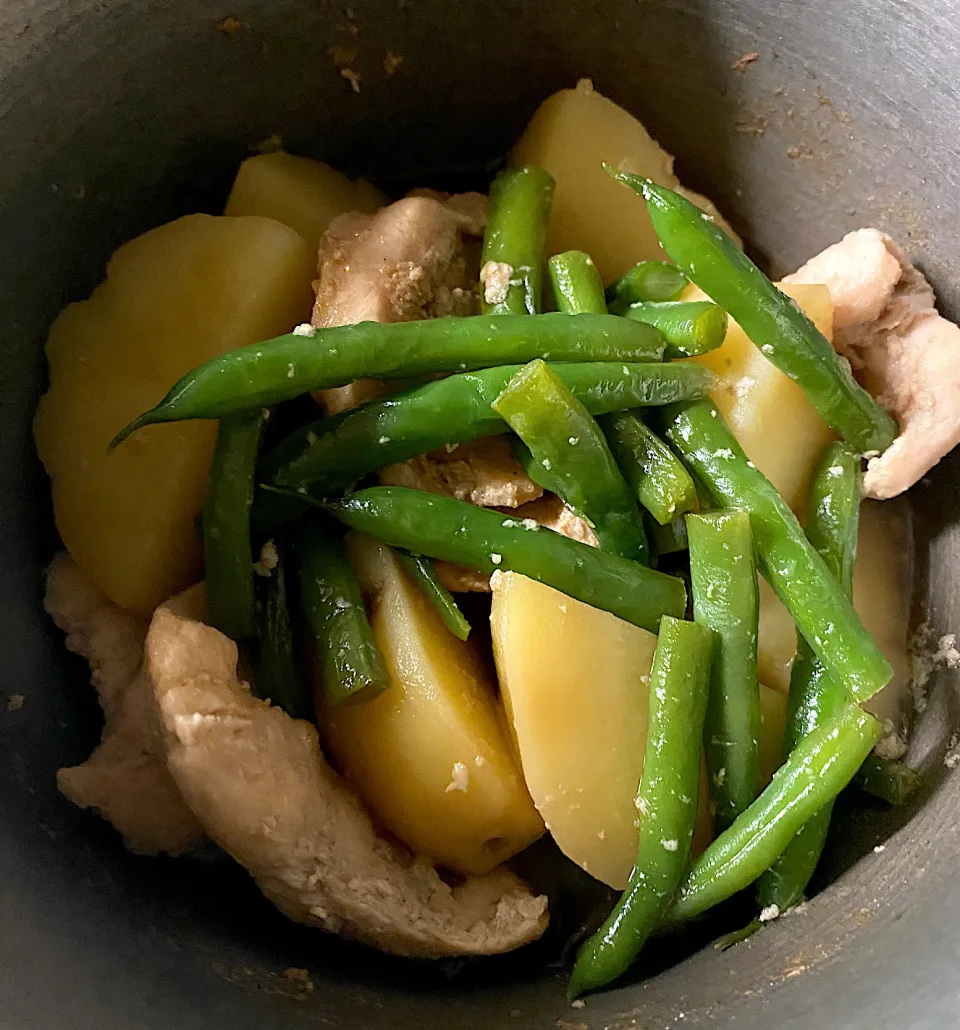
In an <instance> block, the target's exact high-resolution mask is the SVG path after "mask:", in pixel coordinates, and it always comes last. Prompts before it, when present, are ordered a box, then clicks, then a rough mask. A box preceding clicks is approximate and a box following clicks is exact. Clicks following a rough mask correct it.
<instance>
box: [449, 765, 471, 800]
mask: <svg viewBox="0 0 960 1030" xmlns="http://www.w3.org/2000/svg"><path fill="white" fill-rule="evenodd" d="M469 783H470V772H469V770H468V769H467V767H466V766H465V765H464V764H463V762H454V763H453V770H452V771H451V773H450V782H449V783H448V784H447V785H446V787H444V791H445V792H446V793H447V794H449V793H450V792H451V791H454V790H462V791H463V792H464V793H466V790H467V786H468V785H469Z"/></svg>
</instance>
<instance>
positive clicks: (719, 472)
mask: <svg viewBox="0 0 960 1030" xmlns="http://www.w3.org/2000/svg"><path fill="white" fill-rule="evenodd" d="M664 411H665V419H666V433H667V437H668V439H669V440H670V442H671V443H672V444H673V445H674V447H676V449H677V450H678V451H679V452H680V454H681V456H682V457H683V458H684V460H685V461H686V462H687V464H688V465H689V466H690V467H691V468H692V470H693V472H694V473H695V475H696V476H697V477H698V478H700V479H702V480H703V481H704V483H705V484H706V486H707V487H708V489H709V491H710V493H711V495H712V496H713V498H714V500H715V501H716V502H717V503H718V504H719V505H720V506H722V507H725V508H742V509H744V510H745V511H748V512H749V513H750V523H751V525H752V526H753V537H754V541H755V543H756V548H757V555H758V557H759V559H760V569H761V571H762V572H763V574H764V576H765V578H766V579H767V581H768V582H769V583H770V585H771V586H772V587H773V589H774V590H775V591H776V593H777V596H778V597H779V598H780V600H781V601H782V602H783V604H784V605H785V606H786V608H787V609H788V611H789V612H790V614H791V615H792V616H793V621H794V622H795V623H796V624H797V628H798V629H799V630H800V632H801V633H802V634H803V636H804V637H805V638H806V640H807V642H808V643H809V644H810V647H811V648H812V649H813V651H814V653H815V654H816V655H817V657H818V658H819V659H820V661H821V662H822V663H823V664H824V666H825V667H826V668H827V670H828V671H829V672H830V673H831V674H832V675H834V676H836V677H837V678H838V679H839V680H841V681H842V682H843V683H844V685H845V687H846V689H847V696H848V697H850V698H851V699H852V700H854V701H865V700H866V699H867V698H869V697H872V696H873V695H874V694H875V693H876V692H877V691H878V690H880V689H881V687H883V686H885V685H886V684H887V683H888V682H889V681H890V678H891V677H892V675H893V670H892V669H891V668H890V663H889V662H888V661H887V660H886V658H884V656H883V653H882V652H881V650H880V648H879V647H878V646H877V643H876V641H875V640H874V639H873V637H872V636H870V634H869V633H868V632H867V631H866V630H865V629H864V627H863V623H862V622H861V621H860V617H859V616H858V615H857V613H856V612H855V611H854V609H853V605H852V604H851V603H850V600H849V599H848V598H847V596H846V594H844V592H843V588H842V587H841V586H840V584H839V583H838V582H837V581H836V579H834V577H833V575H832V574H831V572H830V569H829V568H828V567H827V565H826V563H825V562H824V560H823V558H821V557H820V555H819V554H817V552H816V550H815V549H814V548H813V546H812V545H811V544H810V542H809V540H807V538H806V536H805V535H804V533H803V530H802V529H801V528H800V524H799V522H797V519H796V517H795V516H794V514H793V512H791V511H790V508H789V507H788V505H787V503H786V501H784V499H783V498H782V497H781V496H780V494H778V493H777V491H776V489H775V488H774V487H773V485H772V484H771V483H770V481H769V480H768V479H766V478H765V477H764V475H763V474H762V473H761V472H760V471H759V470H758V469H757V468H756V466H755V465H754V464H753V462H752V461H750V460H749V459H748V458H747V456H746V455H745V454H744V453H743V449H742V448H741V447H740V444H739V443H737V440H736V438H735V437H734V435H733V434H732V433H731V432H730V430H729V429H728V428H727V426H726V424H725V423H724V421H723V419H722V418H721V417H720V414H719V412H718V411H717V409H716V408H715V407H714V406H713V404H711V403H710V401H691V402H689V403H685V404H675V405H670V406H669V407H668V408H666V409H664Z"/></svg>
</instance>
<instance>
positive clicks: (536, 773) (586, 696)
mask: <svg viewBox="0 0 960 1030" xmlns="http://www.w3.org/2000/svg"><path fill="white" fill-rule="evenodd" d="M491 587H492V590H493V606H492V610H491V616H490V619H491V627H492V632H493V650H494V656H495V658H496V662H497V672H498V675H499V679H500V690H501V692H502V695H503V701H504V705H505V706H506V709H507V716H508V718H509V720H510V725H511V727H512V730H513V734H514V738H515V740H516V745H517V749H518V751H519V753H520V757H521V764H522V766H523V774H524V778H525V779H526V781H527V787H528V788H529V790H530V793H531V794H532V795H533V799H534V801H535V802H536V805H537V808H538V810H539V812H540V814H541V815H542V816H543V819H544V822H545V823H546V824H547V828H548V829H549V830H550V832H551V834H552V835H553V837H554V839H555V840H556V842H557V845H558V846H559V848H560V850H561V851H562V852H563V853H564V854H565V855H566V856H567V857H568V858H570V859H572V860H573V861H574V862H576V863H577V865H579V866H580V867H581V868H583V869H585V870H586V871H587V872H588V873H590V874H591V875H592V876H594V877H596V878H597V879H598V880H602V881H603V882H604V883H607V884H609V885H610V886H611V887H617V888H623V887H624V886H626V883H627V879H628V878H629V876H630V872H631V870H632V869H633V864H634V860H635V858H636V854H637V827H636V821H637V818H638V816H637V810H636V807H635V799H636V794H637V787H638V785H639V783H640V775H641V773H642V771H643V755H644V748H645V747H646V738H647V715H648V692H647V684H648V682H649V675H650V666H651V663H652V661H653V653H654V650H655V649H656V646H657V638H656V637H655V636H654V635H653V634H652V633H648V632H647V631H646V630H643V629H639V628H638V627H636V626H632V625H630V623H628V622H624V621H623V620H621V619H618V618H616V616H614V615H611V614H610V613H609V612H603V611H600V610H599V609H597V608H591V607H590V606H589V605H586V604H583V603H582V602H580V601H576V600H574V599H573V598H571V597H567V596H566V595H564V594H561V593H560V592H559V591H557V590H554V589H553V588H552V587H548V586H544V585H543V584H541V583H537V582H535V581H534V580H531V579H527V578H526V577H524V576H521V575H518V574H517V573H515V572H506V573H498V574H495V575H494V577H493V580H492V581H491ZM705 828H706V832H705ZM708 828H709V815H708V812H707V808H706V804H703V805H702V806H701V819H700V826H699V827H698V834H697V837H698V842H699V843H698V847H702V846H703V844H704V841H705V840H708V839H709V829H708Z"/></svg>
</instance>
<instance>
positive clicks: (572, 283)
mask: <svg viewBox="0 0 960 1030" xmlns="http://www.w3.org/2000/svg"><path fill="white" fill-rule="evenodd" d="M547 268H548V271H549V272H550V285H551V286H552V287H553V300H554V303H555V304H556V306H557V311H565V312H566V313H567V314H568V315H584V314H594V315H599V314H602V313H603V312H604V311H606V310H607V305H606V302H605V301H604V299H603V283H602V282H601V281H600V273H599V272H598V271H597V266H596V265H595V264H594V263H593V259H592V258H591V257H590V255H589V254H584V252H583V251H582V250H568V251H565V252H564V253H563V254H554V256H553V257H552V258H550V260H549V261H548V262H547Z"/></svg>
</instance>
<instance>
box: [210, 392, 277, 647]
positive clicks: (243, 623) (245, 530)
mask: <svg viewBox="0 0 960 1030" xmlns="http://www.w3.org/2000/svg"><path fill="white" fill-rule="evenodd" d="M264 421H265V414H264V412H263V411H262V410H261V411H258V412H257V413H256V414H254V415H241V416H234V417H233V418H225V419H221V421H220V426H219V428H218V430H217V444H216V447H215V448H214V452H213V463H212V465H211V467H210V485H209V487H208V489H207V503H206V507H205V508H204V511H203V564H204V574H205V576H206V580H207V621H208V622H209V623H210V625H211V626H216V628H217V629H218V630H220V631H221V632H222V633H226V635H227V636H228V637H230V638H231V640H243V639H245V638H246V637H252V636H253V635H254V633H255V632H256V616H255V599H254V591H253V552H252V550H251V546H250V509H251V507H252V505H253V490H254V469H255V467H256V463H257V450H258V449H259V447H260V436H261V433H262V432H263V425H264Z"/></svg>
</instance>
